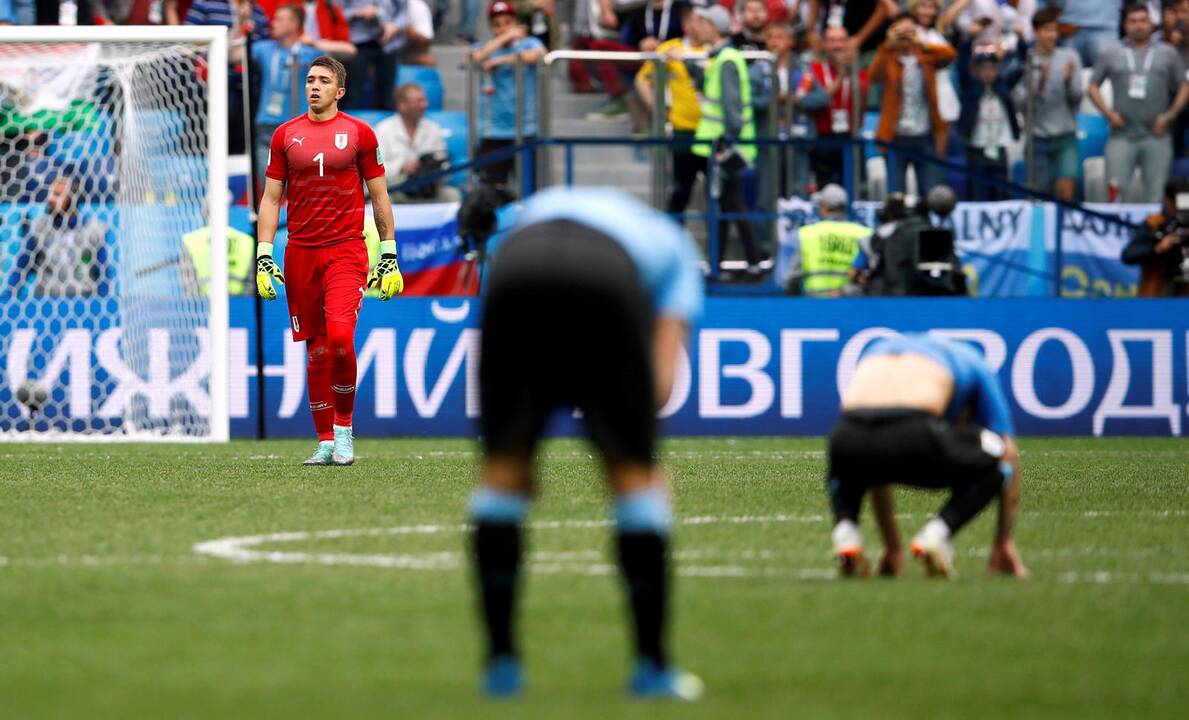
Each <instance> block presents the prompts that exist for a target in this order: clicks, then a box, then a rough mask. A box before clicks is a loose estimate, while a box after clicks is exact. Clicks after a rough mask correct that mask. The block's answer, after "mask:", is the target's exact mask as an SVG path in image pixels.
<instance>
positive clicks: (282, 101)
mask: <svg viewBox="0 0 1189 720" xmlns="http://www.w3.org/2000/svg"><path fill="white" fill-rule="evenodd" d="M304 23H305V10H303V9H302V7H301V6H300V5H293V4H290V5H282V6H281V7H279V8H277V9H276V12H274V13H273V16H272V39H271V40H261V41H260V42H256V43H252V62H253V63H255V64H256V68H257V69H258V70H259V72H260V80H261V82H260V104H259V105H258V106H257V107H256V152H255V162H256V178H257V179H258V180H259V182H260V186H261V187H263V186H264V169H265V167H266V166H267V165H268V148H269V144H270V143H271V142H272V135H273V133H274V132H276V129H277V128H278V127H279V126H280V125H281V124H282V123H286V122H288V121H289V120H291V119H293V118H295V117H297V116H298V115H300V114H302V113H304V112H305V111H306V107H307V106H306V99H305V76H306V68H308V67H309V65H310V63H311V62H313V61H314V58H316V57H318V56H319V55H321V54H322V53H320V52H319V51H318V49H317V48H314V47H311V46H310V45H306V44H304V43H302V42H301V35H302V26H303V25H304ZM236 50H239V52H238V53H235V52H234V51H233V55H232V57H233V59H234V58H235V56H236V55H240V56H242V54H243V52H242V48H236ZM295 90H296V92H295Z"/></svg>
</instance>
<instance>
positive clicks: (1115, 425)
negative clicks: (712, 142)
mask: <svg viewBox="0 0 1189 720" xmlns="http://www.w3.org/2000/svg"><path fill="white" fill-rule="evenodd" d="M98 302H99V301H87V300H48V299H46V300H40V301H38V312H33V313H22V314H20V315H19V316H17V317H12V316H6V317H5V318H2V319H0V408H6V411H5V412H6V414H5V416H4V417H0V426H3V427H0V429H4V430H6V431H12V430H18V431H19V429H20V427H21V425H20V422H21V421H20V417H19V416H20V411H19V406H18V404H17V403H16V402H14V397H15V394H16V391H17V389H18V388H19V387H21V385H22V384H23V383H25V382H26V381H27V380H35V381H37V382H39V383H41V384H42V385H43V386H44V387H45V388H46V389H47V391H48V392H49V393H50V394H51V395H52V396H53V397H54V398H57V399H59V401H60V402H59V406H58V407H59V410H58V412H60V413H61V416H60V418H61V420H63V421H64V422H67V423H69V426H70V427H74V428H75V429H85V428H88V427H104V426H110V425H112V424H116V423H118V422H119V421H120V419H121V418H122V417H124V416H125V415H126V413H128V412H129V410H130V409H133V408H135V409H136V412H138V413H140V414H141V415H142V416H145V417H146V418H147V419H148V420H151V419H152V417H160V418H161V419H162V420H165V419H168V418H169V417H171V416H173V417H176V416H178V414H179V413H190V414H194V415H198V416H202V415H203V413H209V407H210V397H209V390H208V388H207V385H206V371H207V368H208V367H209V357H208V356H207V354H206V350H205V348H206V347H207V343H206V342H205V330H204V329H201V328H197V329H195V328H190V329H184V328H182V329H179V328H178V327H176V325H174V326H171V325H170V322H169V321H170V317H169V314H168V313H156V314H154V313H152V312H147V311H146V312H142V313H140V314H139V315H138V317H140V318H142V320H143V322H139V323H138V324H137V325H136V326H135V327H132V328H125V327H120V326H119V324H118V316H116V315H110V314H109V315H105V314H104V313H103V312H102V307H100V306H94V307H92V305H93V304H94V303H98ZM480 315H481V306H480V304H479V302H478V301H476V300H474V299H468V298H398V299H396V300H393V301H390V302H387V303H381V302H379V301H378V300H373V299H367V300H365V301H364V305H363V309H362V312H361V313H360V319H359V320H360V321H359V326H358V330H357V332H356V352H357V356H358V368H359V383H358V396H357V400H356V405H355V432H356V434H358V435H361V436H371V437H398V436H469V435H472V434H473V433H474V421H475V418H476V417H477V416H478V413H479V394H478V393H479V388H478V367H479V328H478V325H479V322H480ZM525 322H532V319H531V318H525ZM264 328H265V332H264V339H265V357H264V374H265V377H266V380H265V382H266V388H265V390H266V393H265V395H266V400H265V405H264V412H265V420H266V427H267V432H268V435H269V436H270V437H308V436H310V435H311V433H312V424H311V421H310V415H309V408H308V397H307V393H306V357H305V345H304V343H294V342H291V341H290V339H289V338H290V335H289V330H288V318H287V316H286V309H285V305H284V303H281V302H274V303H266V304H265V313H264ZM254 329H255V328H254V314H253V302H252V300H251V299H250V298H233V299H232V302H231V332H230V344H229V359H230V365H229V376H230V414H231V430H232V434H233V436H238V437H254V436H255V433H256V417H257V413H258V411H259V409H258V407H257V406H256V400H255V399H256V358H255V352H254V345H255V343H254V339H253V336H254ZM909 331H918V332H931V333H936V334H938V335H943V336H946V337H952V338H957V339H960V340H963V341H967V342H970V343H973V344H974V345H975V346H976V347H977V348H978V349H979V350H980V352H982V353H983V355H984V356H985V357H986V358H987V361H988V362H989V363H990V364H991V366H992V367H993V368H994V369H995V370H996V372H997V373H998V375H999V379H1000V382H1001V383H1002V384H1003V388H1004V390H1005V392H1006V394H1007V396H1008V398H1009V400H1010V402H1011V406H1012V412H1013V415H1014V417H1015V421H1016V424H1017V427H1018V429H1019V431H1020V433H1021V434H1024V435H1133V434H1146V435H1184V434H1185V433H1186V430H1185V423H1186V412H1187V409H1189V314H1187V313H1186V312H1185V302H1184V301H1183V300H1143V301H1141V300H1134V301H1119V300H1083V301H1070V300H1056V299H1015V300H1007V299H1004V300H994V299H983V300H974V299H966V298H953V299H849V300H806V299H795V298H775V299H761V298H711V299H709V300H708V302H707V308H706V313H705V315H704V317H703V318H702V320H701V321H700V322H699V323H698V325H697V326H696V327H695V328H693V329H692V332H691V335H690V343H689V348H688V351H687V352H684V353H683V354H682V356H681V359H680V362H679V364H678V368H677V374H676V383H675V388H674V390H673V394H672V396H671V397H670V398H669V400H668V402H667V403H666V404H665V406H664V407H663V408H662V410H661V412H660V416H661V417H662V419H663V425H664V429H665V431H666V432H668V433H671V434H678V435H821V434H824V433H827V432H828V431H829V430H830V428H831V427H832V425H833V424H834V422H835V421H836V420H837V417H838V410H837V408H838V402H839V397H840V394H841V391H842V390H843V389H844V388H845V387H846V385H847V382H848V380H849V378H850V376H851V374H852V372H853V371H854V367H855V364H856V362H857V360H858V357H859V355H860V353H861V352H862V350H863V348H864V347H865V346H866V345H867V344H868V343H870V342H871V341H873V340H875V339H876V338H879V337H882V336H886V335H890V334H894V333H896V332H909ZM550 335H551V334H550V328H548V327H541V328H539V342H538V343H536V344H535V345H534V346H531V347H525V348H523V349H522V351H523V352H524V353H526V354H527V353H534V352H544V351H547V349H548V348H549V342H550ZM129 338H133V339H132V340H131V341H130V340H129ZM13 413H16V414H15V415H14V414H13ZM554 429H555V430H556V431H558V432H563V433H572V432H575V431H577V430H579V429H580V427H579V426H578V425H577V424H576V422H575V421H574V420H573V419H572V418H568V417H567V418H561V419H560V421H559V423H558V424H557V425H556V427H555V428H554Z"/></svg>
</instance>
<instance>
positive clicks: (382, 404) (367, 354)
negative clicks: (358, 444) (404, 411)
mask: <svg viewBox="0 0 1189 720" xmlns="http://www.w3.org/2000/svg"><path fill="white" fill-rule="evenodd" d="M357 363H358V371H357V379H356V381H355V384H356V387H362V386H363V376H364V375H366V374H367V371H368V370H369V369H370V368H371V366H372V363H375V366H376V372H375V380H374V384H375V387H376V417H378V418H392V417H396V330H395V329H394V328H377V329H376V330H372V331H371V332H370V333H368V336H367V340H366V341H365V342H364V343H363V347H361V348H359V355H358V360H357Z"/></svg>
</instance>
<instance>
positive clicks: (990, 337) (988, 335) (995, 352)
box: [929, 328, 1007, 373]
mask: <svg viewBox="0 0 1189 720" xmlns="http://www.w3.org/2000/svg"><path fill="white" fill-rule="evenodd" d="M929 334H930V335H932V336H933V337H939V338H946V339H949V340H964V341H966V342H974V343H978V345H979V346H980V347H981V348H982V349H983V360H985V361H986V363H987V366H988V367H989V368H990V369H991V372H993V373H997V372H999V368H1001V367H1003V362H1004V361H1005V360H1007V343H1006V342H1004V341H1003V336H1002V335H1000V334H999V333H997V332H994V331H993V330H981V329H979V328H945V329H941V330H930V331H929Z"/></svg>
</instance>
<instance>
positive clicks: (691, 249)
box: [496, 187, 706, 322]
mask: <svg viewBox="0 0 1189 720" xmlns="http://www.w3.org/2000/svg"><path fill="white" fill-rule="evenodd" d="M553 220H569V221H571V222H576V223H581V224H583V225H586V226H588V227H590V228H593V229H594V230H597V231H599V232H601V233H603V234H604V235H607V236H608V237H611V238H614V239H615V240H616V241H617V242H618V243H619V244H620V245H622V246H623V249H624V250H625V251H627V254H628V257H630V258H631V259H632V262H633V263H635V265H636V268H637V270H639V272H640V279H641V280H642V281H643V283H644V287H645V288H646V289H647V290H648V294H649V296H651V297H652V304H653V309H654V310H655V311H656V312H657V313H658V314H661V315H672V316H675V317H678V318H681V319H682V320H685V321H686V322H691V321H692V320H693V319H694V318H696V317H698V316H699V315H700V314H701V313H702V303H703V297H704V296H705V294H706V293H705V289H704V287H703V280H702V269H701V267H700V265H699V261H700V259H701V258H700V255H699V253H698V249H697V247H696V246H695V245H694V241H693V239H692V238H690V236H689V234H688V233H687V232H686V231H685V230H684V229H683V228H682V227H681V226H680V225H678V224H677V223H675V222H673V220H672V219H670V218H669V217H668V216H667V215H663V214H661V213H659V212H657V211H656V210H654V209H653V208H651V207H649V206H648V205H645V204H644V203H643V202H641V201H639V200H637V199H636V198H634V197H632V196H631V195H628V194H627V193H624V192H622V191H619V190H614V189H611V188H581V189H570V188H564V187H557V188H551V189H549V190H543V191H541V192H539V193H537V194H536V195H534V196H532V197H531V198H529V200H528V201H527V202H525V203H524V207H523V208H522V210H521V212H520V214H519V217H517V219H516V226H515V227H514V228H513V229H512V232H515V231H516V230H517V229H519V228H522V227H524V226H525V225H532V224H536V223H541V222H550V221H553ZM496 253H497V254H498V250H497V251H496Z"/></svg>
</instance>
